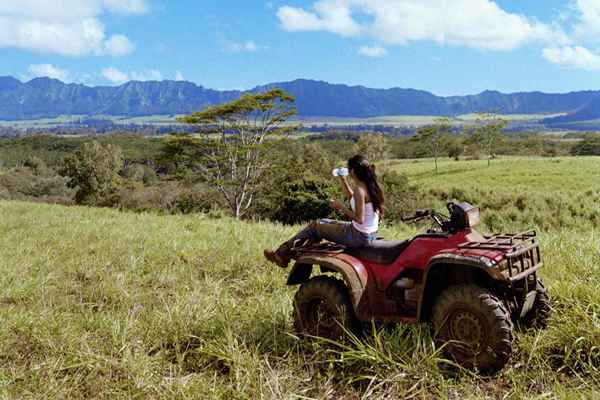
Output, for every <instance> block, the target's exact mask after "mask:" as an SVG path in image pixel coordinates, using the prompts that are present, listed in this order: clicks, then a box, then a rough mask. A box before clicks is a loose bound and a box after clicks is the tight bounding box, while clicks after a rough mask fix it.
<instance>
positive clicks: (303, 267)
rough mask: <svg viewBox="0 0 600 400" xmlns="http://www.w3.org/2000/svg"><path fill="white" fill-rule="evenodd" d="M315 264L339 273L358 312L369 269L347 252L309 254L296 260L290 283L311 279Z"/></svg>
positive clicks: (296, 283)
mask: <svg viewBox="0 0 600 400" xmlns="http://www.w3.org/2000/svg"><path fill="white" fill-rule="evenodd" d="M313 265H320V266H321V268H322V269H327V270H331V271H332V272H337V273H339V274H340V275H341V276H342V278H343V279H344V282H346V285H347V286H348V292H349V294H350V299H351V301H352V305H353V306H354V310H355V311H356V312H358V309H359V305H360V304H361V300H362V298H363V294H364V292H365V289H366V287H367V278H368V274H367V270H366V268H365V266H364V265H363V264H362V263H361V262H360V261H359V260H357V259H356V258H354V257H352V256H349V255H347V254H336V255H335V256H331V255H322V254H314V255H313V254H307V255H304V256H301V257H300V258H298V259H297V260H296V263H295V264H294V267H293V268H292V270H291V271H290V275H289V277H288V280H287V284H288V285H299V284H301V283H304V282H306V281H308V280H309V279H310V276H311V274H312V269H313Z"/></svg>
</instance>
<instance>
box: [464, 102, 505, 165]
mask: <svg viewBox="0 0 600 400" xmlns="http://www.w3.org/2000/svg"><path fill="white" fill-rule="evenodd" d="M506 126H507V123H506V120H503V119H502V118H498V116H497V115H495V114H489V113H484V114H479V116H478V118H477V125H476V126H474V127H468V128H466V129H467V131H468V132H469V136H470V138H469V141H470V142H471V143H474V144H476V145H477V146H479V147H480V148H481V149H482V150H483V151H484V152H485V153H486V154H487V159H488V167H489V166H490V162H491V160H492V158H493V157H495V150H496V146H497V145H498V144H499V143H500V141H502V139H503V138H504V136H503V135H502V130H503V129H504V128H506Z"/></svg>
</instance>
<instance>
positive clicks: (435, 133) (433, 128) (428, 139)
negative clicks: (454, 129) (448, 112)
mask: <svg viewBox="0 0 600 400" xmlns="http://www.w3.org/2000/svg"><path fill="white" fill-rule="evenodd" d="M450 131H451V126H450V120H449V119H448V118H439V119H437V120H436V121H435V124H433V125H427V126H423V127H420V128H419V129H417V133H416V134H415V136H414V138H413V140H416V141H419V142H422V143H425V144H426V146H427V148H428V149H429V153H430V154H431V156H432V157H433V160H434V162H435V173H436V174H437V173H438V164H437V160H438V157H439V156H440V155H441V154H442V151H443V150H444V146H445V138H446V137H447V136H448V134H449V133H450Z"/></svg>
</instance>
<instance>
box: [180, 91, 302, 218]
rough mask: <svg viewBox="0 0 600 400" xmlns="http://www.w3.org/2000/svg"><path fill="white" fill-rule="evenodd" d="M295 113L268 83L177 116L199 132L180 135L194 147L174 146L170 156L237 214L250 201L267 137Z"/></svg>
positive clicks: (264, 162)
mask: <svg viewBox="0 0 600 400" xmlns="http://www.w3.org/2000/svg"><path fill="white" fill-rule="evenodd" d="M295 113H296V109H295V107H294V98H293V97H292V96H290V95H289V94H287V93H286V92H284V91H283V90H281V89H272V90H269V91H267V92H263V93H254V94H246V95H243V96H242V97H240V98H239V99H237V100H234V101H231V102H229V103H226V104H221V105H217V106H213V107H208V108H206V109H205V110H203V111H200V112H195V113H193V114H191V115H188V116H186V117H182V118H180V119H179V120H180V121H182V122H185V123H187V124H194V125H198V127H199V133H200V136H199V137H198V138H194V139H189V138H188V139H181V138H180V140H184V141H186V142H187V144H188V145H191V144H194V147H195V150H191V151H190V149H188V150H187V151H181V152H179V153H177V152H174V153H175V155H176V156H178V157H176V162H179V163H184V164H186V165H191V166H192V171H193V173H194V174H197V175H198V176H199V177H200V178H201V179H202V180H203V181H205V182H207V183H208V184H210V185H212V186H214V187H215V188H217V189H218V191H219V192H220V193H221V194H222V195H223V197H224V199H225V201H226V202H227V204H228V205H229V207H230V209H231V211H232V213H233V215H234V216H235V217H236V218H239V217H241V216H243V215H244V214H245V213H246V212H247V211H248V209H249V208H250V206H251V205H252V200H253V199H254V196H255V194H256V189H257V187H258V185H259V183H260V180H261V177H262V176H263V174H264V171H265V170H266V169H267V168H268V167H269V166H270V163H271V160H270V157H269V153H268V147H269V146H268V144H269V140H268V139H269V138H271V137H275V136H281V135H285V134H287V133H289V132H290V131H291V130H293V129H295V128H296V127H295V126H294V125H290V124H286V121H287V120H288V119H289V118H290V117H291V116H293V115H294V114H295ZM171 144H172V143H171ZM171 147H173V146H171ZM171 150H173V149H172V148H171Z"/></svg>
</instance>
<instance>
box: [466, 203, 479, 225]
mask: <svg viewBox="0 0 600 400" xmlns="http://www.w3.org/2000/svg"><path fill="white" fill-rule="evenodd" d="M465 211H466V212H465V214H466V219H467V226H469V227H471V228H473V227H474V226H477V225H479V222H481V219H480V218H479V208H477V207H472V208H471V209H469V210H465Z"/></svg>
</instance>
